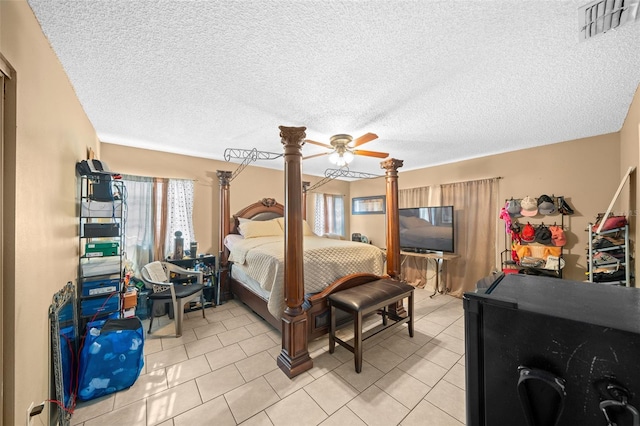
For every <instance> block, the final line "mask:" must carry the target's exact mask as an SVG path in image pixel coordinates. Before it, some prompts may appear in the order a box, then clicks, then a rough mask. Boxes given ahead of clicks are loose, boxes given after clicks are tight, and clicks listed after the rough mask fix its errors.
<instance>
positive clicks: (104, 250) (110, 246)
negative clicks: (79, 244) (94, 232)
mask: <svg viewBox="0 0 640 426" xmlns="http://www.w3.org/2000/svg"><path fill="white" fill-rule="evenodd" d="M119 246H120V243H119V242H117V241H107V242H96V243H86V244H85V250H84V252H85V255H86V256H87V257H102V256H117V255H118V247H119Z"/></svg>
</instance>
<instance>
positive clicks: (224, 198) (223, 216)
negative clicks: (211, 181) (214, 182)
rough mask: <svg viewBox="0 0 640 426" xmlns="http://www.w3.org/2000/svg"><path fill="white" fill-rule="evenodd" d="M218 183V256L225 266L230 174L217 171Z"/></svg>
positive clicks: (229, 209) (229, 216)
mask: <svg viewBox="0 0 640 426" xmlns="http://www.w3.org/2000/svg"><path fill="white" fill-rule="evenodd" d="M216 175H217V176H218V181H219V183H220V188H219V193H220V229H219V230H218V254H219V256H220V259H218V260H219V261H220V264H221V265H226V264H227V256H226V253H225V249H224V237H226V236H227V235H229V219H230V218H231V213H230V212H231V208H230V200H229V185H230V184H231V172H227V171H224V170H218V171H217V172H216Z"/></svg>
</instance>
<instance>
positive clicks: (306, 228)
mask: <svg viewBox="0 0 640 426" xmlns="http://www.w3.org/2000/svg"><path fill="white" fill-rule="evenodd" d="M276 220H277V221H278V224H279V225H280V228H281V229H282V231H283V232H284V217H279V218H277V219H276ZM302 235H304V236H307V237H309V236H310V237H317V235H316V233H315V232H313V229H311V225H309V223H307V221H306V220H303V221H302Z"/></svg>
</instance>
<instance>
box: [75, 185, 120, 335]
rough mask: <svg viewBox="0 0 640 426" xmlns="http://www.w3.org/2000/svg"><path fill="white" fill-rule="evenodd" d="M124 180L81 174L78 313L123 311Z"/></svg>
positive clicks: (97, 315)
mask: <svg viewBox="0 0 640 426" xmlns="http://www.w3.org/2000/svg"><path fill="white" fill-rule="evenodd" d="M124 194H125V186H124V183H123V182H122V181H120V180H115V179H112V177H111V176H109V175H88V176H80V216H79V224H78V226H79V230H78V231H79V238H80V242H79V250H80V253H79V261H78V286H77V292H78V297H77V299H78V316H79V318H80V323H81V328H80V330H82V327H84V325H85V324H86V323H87V322H88V321H90V320H92V319H101V318H105V317H109V316H111V317H114V316H117V315H115V314H116V313H118V312H120V311H121V304H122V300H121V299H122V295H121V293H122V291H123V279H124V276H123V270H124V244H125V217H126V203H125V202H124V200H123V197H124Z"/></svg>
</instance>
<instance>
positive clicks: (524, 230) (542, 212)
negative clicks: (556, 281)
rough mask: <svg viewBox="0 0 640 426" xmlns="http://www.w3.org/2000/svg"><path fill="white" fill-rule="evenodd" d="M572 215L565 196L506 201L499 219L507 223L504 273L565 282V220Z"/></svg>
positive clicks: (503, 260)
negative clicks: (543, 277) (554, 278)
mask: <svg viewBox="0 0 640 426" xmlns="http://www.w3.org/2000/svg"><path fill="white" fill-rule="evenodd" d="M573 213H574V211H573V209H572V208H571V206H569V203H568V202H567V201H566V200H565V197H564V196H555V195H551V196H549V195H546V194H543V195H541V196H539V197H538V198H533V197H530V196H526V197H524V198H522V199H516V198H513V197H512V198H510V199H508V200H506V201H505V204H504V207H502V209H501V210H500V215H499V217H500V219H502V220H504V221H505V238H504V244H505V249H504V250H503V251H502V253H501V257H502V258H501V261H502V271H503V272H505V273H521V274H530V275H545V276H551V277H556V278H562V271H563V268H564V266H565V260H564V258H563V247H564V246H565V244H566V242H567V239H566V231H567V227H566V223H565V216H567V215H571V214H573Z"/></svg>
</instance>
